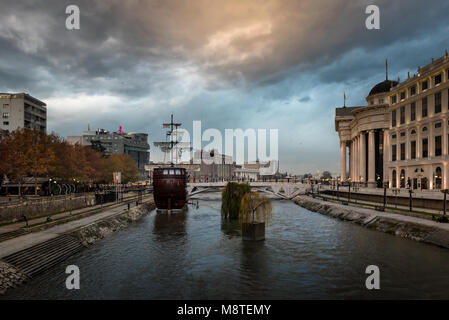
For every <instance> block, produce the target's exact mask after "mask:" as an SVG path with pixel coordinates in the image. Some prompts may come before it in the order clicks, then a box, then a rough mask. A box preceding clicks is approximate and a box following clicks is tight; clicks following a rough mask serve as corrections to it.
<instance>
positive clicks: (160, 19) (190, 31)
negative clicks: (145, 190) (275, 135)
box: [0, 0, 449, 174]
mask: <svg viewBox="0 0 449 320" xmlns="http://www.w3.org/2000/svg"><path fill="white" fill-rule="evenodd" d="M372 4H374V5H377V6H378V7H379V9H380V30H368V29H367V28H366V27H365V20H366V18H367V17H368V15H367V14H366V13H365V9H366V7H367V6H368V5H372ZM68 5H77V6H78V7H79V9H80V29H79V30H68V29H66V27H65V25H66V24H65V21H66V19H67V17H68V15H67V14H66V12H65V11H66V7H67V6H68ZM448 15H449V2H448V1H447V0H432V2H431V5H430V4H429V5H428V4H427V3H423V1H421V0H379V1H375V0H369V1H364V0H350V1H349V0H314V1H311V0H296V1H293V0H253V1H246V0H226V1H215V0H191V1H185V0H164V1H143V0H142V1H138V0H127V1H121V0H85V1H76V0H70V1H66V0H29V1H28V0H27V1H25V0H14V1H12V0H11V1H10V0H1V10H0V92H26V93H29V94H30V95H32V96H34V97H36V98H38V99H40V100H42V101H44V102H45V103H46V104H47V110H48V111H47V116H48V120H47V121H48V125H47V127H48V131H49V132H51V131H54V132H56V133H58V134H59V135H61V136H64V137H65V136H70V135H81V134H82V131H83V130H87V127H88V125H90V127H91V129H96V128H104V129H106V130H111V131H116V130H118V128H119V126H120V125H121V126H123V129H124V130H125V131H126V132H145V133H148V134H149V140H150V141H151V142H152V141H159V140H164V139H165V138H164V135H165V133H164V131H163V130H162V127H161V124H162V123H163V122H167V120H169V118H170V114H171V113H174V115H175V120H178V121H180V122H182V123H183V127H184V128H186V129H187V130H189V131H190V132H191V130H192V122H193V121H194V120H200V121H201V122H202V128H203V130H205V129H207V128H217V129H219V130H220V131H222V132H223V133H224V129H237V128H242V129H244V130H245V129H248V128H252V129H278V130H279V162H280V167H281V171H283V172H284V171H288V172H290V173H293V174H303V173H307V172H311V173H316V172H317V171H320V172H322V171H324V170H329V171H331V172H335V173H336V172H338V168H339V139H338V134H337V133H336V132H335V124H334V114H335V108H336V107H341V106H342V105H343V94H344V92H346V96H347V105H357V106H358V105H365V104H366V100H365V98H366V96H367V94H368V93H369V91H370V89H371V88H372V87H373V86H374V85H375V84H376V83H378V82H381V81H383V80H385V60H386V59H388V61H389V75H390V78H392V79H397V78H398V77H400V78H401V79H404V78H406V77H407V72H410V73H411V74H413V73H416V71H417V68H418V66H424V65H426V64H428V63H430V61H431V59H432V57H433V58H438V57H440V56H442V55H444V52H445V50H446V49H447V48H449V43H448V42H449V40H448V39H449V38H448V36H447V35H448V34H449V26H448V24H447V17H448ZM207 144H208V142H203V145H207ZM160 157H161V155H160V153H158V152H156V151H155V148H154V147H153V146H152V149H151V160H154V161H157V160H160V159H161V158H160Z"/></svg>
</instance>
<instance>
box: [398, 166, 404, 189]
mask: <svg viewBox="0 0 449 320" xmlns="http://www.w3.org/2000/svg"><path fill="white" fill-rule="evenodd" d="M399 182H400V184H401V185H400V187H401V188H405V170H404V169H402V170H401V175H400V176H399Z"/></svg>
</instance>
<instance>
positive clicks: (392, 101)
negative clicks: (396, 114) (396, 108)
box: [391, 96, 397, 104]
mask: <svg viewBox="0 0 449 320" xmlns="http://www.w3.org/2000/svg"><path fill="white" fill-rule="evenodd" d="M396 102H397V96H392V97H391V103H392V104H394V103H396Z"/></svg>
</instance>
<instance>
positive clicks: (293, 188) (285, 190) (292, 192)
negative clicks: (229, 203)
mask: <svg viewBox="0 0 449 320" xmlns="http://www.w3.org/2000/svg"><path fill="white" fill-rule="evenodd" d="M226 184H227V182H190V183H188V184H187V192H188V196H189V197H192V196H195V195H197V194H200V193H206V192H217V191H219V190H221V189H223V188H224V187H225V186H226ZM248 184H249V185H250V187H251V189H252V190H255V191H259V192H263V193H266V194H270V195H273V196H275V197H277V198H281V199H293V198H294V197H296V196H298V195H300V194H305V193H306V190H307V189H309V188H310V186H309V185H306V184H302V183H288V182H248Z"/></svg>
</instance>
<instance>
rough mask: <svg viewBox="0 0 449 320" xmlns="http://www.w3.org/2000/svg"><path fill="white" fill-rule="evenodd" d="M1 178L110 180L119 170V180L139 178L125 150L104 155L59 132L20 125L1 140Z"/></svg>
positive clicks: (96, 181) (125, 181) (130, 180)
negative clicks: (25, 127) (120, 178)
mask: <svg viewBox="0 0 449 320" xmlns="http://www.w3.org/2000/svg"><path fill="white" fill-rule="evenodd" d="M0 158H1V161H0V177H2V179H0V181H2V180H3V177H4V176H7V177H8V179H9V180H14V181H17V182H18V183H19V190H20V184H21V183H23V179H24V178H25V177H33V178H38V177H54V178H57V179H59V180H65V181H70V180H72V179H76V180H79V181H81V182H94V183H98V182H111V181H112V173H113V172H115V171H120V172H122V182H124V183H127V182H132V181H136V180H138V178H139V172H138V169H137V165H136V163H135V161H134V160H133V159H132V157H131V156H129V155H125V154H118V155H111V156H108V157H103V155H102V154H101V153H100V152H97V151H95V150H93V149H92V148H90V147H86V146H81V145H79V144H75V145H71V144H69V143H68V142H67V141H65V140H64V139H63V138H61V137H59V136H58V135H56V134H54V133H52V134H48V135H47V134H46V133H44V132H41V131H38V130H29V129H20V130H16V131H13V132H12V133H10V134H9V135H6V136H5V137H4V138H3V139H1V140H0Z"/></svg>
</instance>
